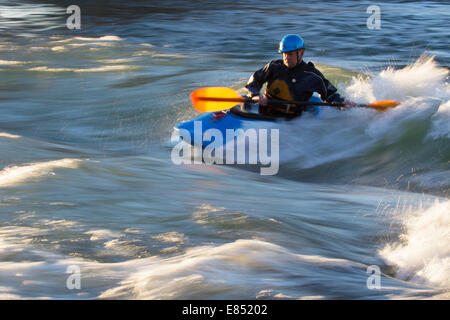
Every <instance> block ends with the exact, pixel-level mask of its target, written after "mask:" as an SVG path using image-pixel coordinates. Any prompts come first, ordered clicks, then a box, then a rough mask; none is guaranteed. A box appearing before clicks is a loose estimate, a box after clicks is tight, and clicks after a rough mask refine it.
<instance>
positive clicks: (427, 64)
mask: <svg viewBox="0 0 450 320" xmlns="http://www.w3.org/2000/svg"><path fill="white" fill-rule="evenodd" d="M448 74H449V71H448V69H446V68H443V67H440V66H439V65H438V64H437V63H436V61H435V60H434V58H433V57H427V56H423V57H421V58H419V59H418V60H417V61H416V62H415V63H414V64H412V65H409V66H406V67H405V68H403V69H400V70H394V69H393V68H388V69H386V70H383V71H381V72H380V73H379V74H377V75H373V76H371V77H368V76H364V77H363V76H358V77H353V80H352V82H351V83H350V84H349V85H348V87H347V88H345V93H346V96H347V98H349V99H350V100H354V101H356V102H358V103H369V102H372V101H375V100H383V99H396V100H398V101H400V102H401V103H400V105H399V106H397V107H396V108H393V109H391V110H389V111H388V112H383V113H382V112H378V111H375V110H372V109H364V108H353V109H350V110H347V111H345V112H342V111H338V110H334V109H332V108H327V107H324V108H322V112H321V114H320V116H319V118H318V119H313V118H312V117H310V118H308V117H302V118H300V119H296V120H295V121H291V122H290V123H286V124H283V125H282V126H280V159H281V161H282V163H283V162H284V166H282V168H281V174H282V175H284V176H288V177H290V178H294V179H300V180H303V181H305V180H306V181H308V180H312V181H321V179H322V180H323V179H327V180H326V181H327V182H330V181H331V182H336V183H362V184H367V185H373V186H392V187H399V188H401V189H406V190H409V191H416V192H424V191H425V192H432V193H437V194H439V195H444V196H447V195H448V194H449V186H450V182H449V181H450V172H449V170H448V161H449V159H450V143H449V139H450V100H449V99H450V86H449V84H448V82H447V79H448V78H447V77H448ZM283 167H284V170H283Z"/></svg>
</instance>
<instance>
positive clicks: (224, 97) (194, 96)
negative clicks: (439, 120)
mask: <svg viewBox="0 0 450 320" xmlns="http://www.w3.org/2000/svg"><path fill="white" fill-rule="evenodd" d="M191 101H192V105H193V106H194V108H195V109H196V110H197V111H199V112H214V111H221V110H226V109H230V108H232V107H234V106H235V105H236V103H239V102H249V101H251V99H250V98H245V97H242V96H241V95H240V94H239V93H237V92H236V91H234V90H233V89H230V88H224V87H207V88H201V89H198V90H195V91H194V92H192V93H191ZM286 104H295V105H298V106H331V107H342V106H345V104H343V103H341V104H339V103H331V102H313V101H295V100H294V101H293V100H287V101H285V100H269V105H286ZM398 105H399V102H397V101H395V100H380V101H375V102H372V103H370V104H357V105H355V106H356V107H360V108H372V109H375V110H377V111H380V112H385V111H387V110H388V108H394V107H396V106H398Z"/></svg>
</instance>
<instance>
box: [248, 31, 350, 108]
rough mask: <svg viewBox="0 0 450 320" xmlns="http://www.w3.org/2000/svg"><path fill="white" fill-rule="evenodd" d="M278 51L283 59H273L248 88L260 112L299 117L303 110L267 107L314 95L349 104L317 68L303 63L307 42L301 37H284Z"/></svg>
mask: <svg viewBox="0 0 450 320" xmlns="http://www.w3.org/2000/svg"><path fill="white" fill-rule="evenodd" d="M279 52H280V53H282V55H283V59H282V60H281V59H280V60H273V61H271V62H269V63H268V64H266V65H265V66H264V67H263V68H262V69H260V70H258V71H256V72H255V73H254V74H253V75H252V76H251V77H250V79H249V81H248V83H247V85H246V86H245V88H246V89H247V91H248V93H249V96H250V97H251V98H252V99H253V101H255V102H257V103H259V105H260V112H261V113H263V114H270V115H286V114H288V115H291V116H296V115H300V114H301V112H302V111H303V110H304V108H302V107H298V106H295V105H290V106H288V107H275V106H268V101H269V100H270V99H277V100H298V101H308V100H309V99H310V98H311V96H312V95H313V93H314V92H317V93H318V94H319V95H320V97H321V98H322V100H324V101H326V102H333V103H347V101H344V100H345V99H344V98H343V97H341V96H340V95H339V94H338V93H337V89H336V87H334V86H333V85H332V84H331V83H330V82H329V81H328V80H327V79H326V78H325V77H324V76H323V74H322V73H321V72H320V71H319V70H317V69H316V68H315V67H314V64H313V63H312V62H308V63H306V62H304V61H303V54H304V53H305V43H304V41H303V39H302V38H301V37H300V36H298V35H293V34H290V35H286V36H285V37H283V39H282V40H281V41H280V48H279ZM266 82H267V89H266V91H265V93H264V94H263V95H262V94H260V90H261V88H262V86H263V85H264V83H266ZM348 103H349V104H351V103H350V102H348Z"/></svg>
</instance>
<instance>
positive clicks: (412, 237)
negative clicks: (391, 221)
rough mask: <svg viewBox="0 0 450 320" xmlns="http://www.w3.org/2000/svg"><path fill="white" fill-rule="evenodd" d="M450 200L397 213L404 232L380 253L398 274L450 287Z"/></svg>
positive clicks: (436, 285)
mask: <svg viewBox="0 0 450 320" xmlns="http://www.w3.org/2000/svg"><path fill="white" fill-rule="evenodd" d="M449 212H450V201H438V200H436V202H435V203H434V204H433V205H432V206H431V207H429V208H427V209H423V208H422V209H413V208H408V209H407V210H406V211H405V212H400V213H397V218H398V219H399V220H400V221H401V223H402V225H403V228H404V232H403V233H401V235H400V236H399V237H398V240H396V241H394V242H392V243H390V244H387V245H386V246H385V247H384V248H383V249H381V250H380V252H379V254H380V255H381V257H382V258H383V259H384V260H385V262H386V263H387V264H388V265H392V266H394V267H395V269H396V272H395V276H396V277H398V278H400V279H402V280H405V281H411V282H415V283H420V284H425V285H430V286H432V287H433V288H442V289H445V290H450V269H449V266H450V215H449Z"/></svg>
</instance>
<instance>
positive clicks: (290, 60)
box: [283, 49, 305, 68]
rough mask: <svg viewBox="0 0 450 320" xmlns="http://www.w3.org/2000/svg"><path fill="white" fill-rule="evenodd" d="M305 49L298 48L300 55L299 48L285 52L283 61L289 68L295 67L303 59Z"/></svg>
mask: <svg viewBox="0 0 450 320" xmlns="http://www.w3.org/2000/svg"><path fill="white" fill-rule="evenodd" d="M304 52H305V50H302V49H300V50H298V57H297V50H296V51H291V52H283V62H284V65H285V66H286V67H288V68H293V67H295V66H296V65H297V64H298V63H300V62H301V61H302V58H303V53H304Z"/></svg>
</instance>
